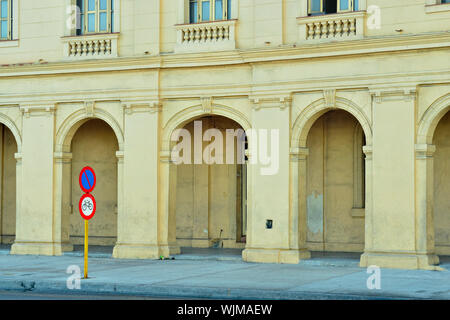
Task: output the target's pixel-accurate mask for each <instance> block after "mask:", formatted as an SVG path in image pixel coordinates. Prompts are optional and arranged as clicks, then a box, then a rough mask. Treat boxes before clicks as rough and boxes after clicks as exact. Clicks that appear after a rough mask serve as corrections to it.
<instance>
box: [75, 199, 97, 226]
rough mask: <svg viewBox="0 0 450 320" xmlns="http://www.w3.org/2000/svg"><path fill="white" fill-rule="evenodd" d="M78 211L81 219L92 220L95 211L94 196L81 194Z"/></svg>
mask: <svg viewBox="0 0 450 320" xmlns="http://www.w3.org/2000/svg"><path fill="white" fill-rule="evenodd" d="M78 209H79V210H80V215H81V217H82V218H83V219H85V220H90V219H92V217H93V216H94V214H95V210H96V209H97V205H96V203H95V198H94V196H93V195H92V194H89V193H86V194H83V195H82V196H81V198H80V202H79V203H78Z"/></svg>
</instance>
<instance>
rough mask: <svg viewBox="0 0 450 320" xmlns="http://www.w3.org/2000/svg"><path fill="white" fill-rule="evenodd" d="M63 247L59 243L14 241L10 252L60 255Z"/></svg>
mask: <svg viewBox="0 0 450 320" xmlns="http://www.w3.org/2000/svg"><path fill="white" fill-rule="evenodd" d="M63 247H64V246H63V244H61V243H52V242H21V241H15V242H14V243H13V245H12V246H11V251H10V254H17V255H41V256H60V255H62V254H63V251H64V250H63Z"/></svg>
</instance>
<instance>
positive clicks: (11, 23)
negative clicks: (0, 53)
mask: <svg viewBox="0 0 450 320" xmlns="http://www.w3.org/2000/svg"><path fill="white" fill-rule="evenodd" d="M11 7H12V15H11ZM18 13H19V0H9V1H8V17H7V21H8V29H9V30H8V35H7V37H6V38H0V41H2V42H5V41H8V42H11V41H14V40H17V39H19V14H18ZM11 28H12V30H11ZM4 46H5V45H3V44H2V45H0V47H4Z"/></svg>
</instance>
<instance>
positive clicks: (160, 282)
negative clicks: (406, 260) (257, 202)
mask: <svg viewBox="0 0 450 320" xmlns="http://www.w3.org/2000/svg"><path fill="white" fill-rule="evenodd" d="M76 249H77V250H76V251H75V252H72V253H67V254H65V255H64V256H60V257H46V256H14V255H9V254H8V248H7V247H5V246H3V247H0V290H25V291H33V292H37V293H46V292H58V293H68V294H69V293H70V294H76V295H82V294H88V293H89V294H99V293H100V294H119V295H133V296H139V295H143V296H156V297H189V298H215V299H450V272H449V271H447V270H450V258H445V257H444V258H442V259H441V260H442V263H441V267H443V268H444V269H447V270H445V271H424V270H394V269H381V274H380V276H381V277H380V279H381V282H380V284H381V289H379V290H378V289H372V290H371V289H368V288H367V279H368V277H370V276H371V275H372V274H368V273H367V270H366V269H364V268H359V267H358V256H359V255H355V254H327V255H323V254H314V255H313V258H312V259H311V260H305V261H302V262H301V263H299V264H298V265H277V264H256V263H246V262H243V261H242V260H241V259H240V256H239V253H240V251H233V250H224V251H220V249H207V250H203V251H202V250H198V249H190V250H189V249H188V250H184V252H186V254H183V255H179V256H176V257H175V260H162V261H161V260H119V259H112V258H110V252H109V250H110V249H108V248H92V249H91V250H90V251H91V253H90V258H89V279H81V288H80V289H79V290H78V289H73V290H70V289H68V288H67V280H68V277H70V276H71V274H68V273H67V272H66V271H67V268H68V267H69V266H73V265H74V266H78V267H79V268H80V270H81V273H82V272H83V256H82V254H80V252H81V250H80V248H76ZM75 268H76V267H75ZM72 283H73V282H72Z"/></svg>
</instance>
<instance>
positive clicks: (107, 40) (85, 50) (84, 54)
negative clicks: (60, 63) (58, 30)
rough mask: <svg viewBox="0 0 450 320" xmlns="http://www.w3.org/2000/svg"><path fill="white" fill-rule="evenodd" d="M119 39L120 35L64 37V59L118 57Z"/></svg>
mask: <svg viewBox="0 0 450 320" xmlns="http://www.w3.org/2000/svg"><path fill="white" fill-rule="evenodd" d="M118 38H119V34H118V33H108V34H92V35H83V36H75V37H63V38H62V41H63V44H64V57H65V58H69V59H104V58H108V57H117V56H118V50H117V47H118Z"/></svg>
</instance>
